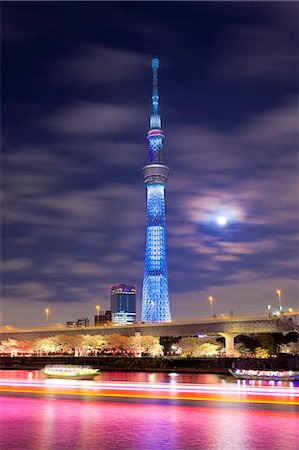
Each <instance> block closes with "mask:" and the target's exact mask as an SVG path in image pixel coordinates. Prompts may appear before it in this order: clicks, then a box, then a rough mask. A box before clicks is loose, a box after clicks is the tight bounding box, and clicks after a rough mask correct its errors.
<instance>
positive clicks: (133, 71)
mask: <svg viewBox="0 0 299 450" xmlns="http://www.w3.org/2000/svg"><path fill="white" fill-rule="evenodd" d="M1 11H2V19H1V21H2V149H3V150H2V171H1V172H2V177H1V178H2V208H1V209H2V217H1V224H2V239H1V241H2V282H1V291H2V292H1V294H2V295H1V296H2V302H1V324H2V325H15V326H34V325H46V315H45V309H46V308H48V309H49V318H48V319H49V324H51V323H56V322H61V323H65V322H66V321H67V320H72V319H77V318H79V317H83V316H84V317H89V318H90V320H91V321H92V320H93V316H94V315H95V314H96V305H101V307H102V309H103V310H106V309H109V305H110V286H111V285H113V284H117V283H128V284H134V285H136V286H137V303H138V309H137V314H139V313H140V303H141V290H142V279H143V266H144V248H145V218H146V202H145V186H144V184H143V178H142V167H143V166H145V165H146V164H147V163H148V144H147V141H146V134H147V131H148V127H149V115H150V112H151V81H152V80H151V76H152V74H151V65H150V63H151V58H152V57H158V58H159V59H160V69H159V94H160V110H161V115H162V128H163V130H164V132H165V135H166V137H165V140H164V147H163V153H164V162H165V164H166V165H167V166H169V168H170V175H169V179H168V184H167V189H166V222H167V236H166V237H167V266H168V281H169V298H170V307H171V315H172V320H180V319H187V318H190V319H191V318H195V317H198V316H209V315H210V307H209V301H208V297H209V296H213V298H214V308H215V312H216V313H225V312H228V311H231V310H233V311H234V312H235V314H238V313H240V314H243V313H258V312H260V313H262V312H263V311H266V308H267V305H268V304H271V305H272V306H276V305H277V304H278V298H277V294H276V290H277V289H280V290H281V292H282V304H283V305H285V306H287V307H292V308H298V307H299V304H298V303H299V286H298V278H299V270H298V269H299V254H298V253H299V247H298V230H299V227H298V225H299V200H298V187H299V183H298V163H299V161H298V123H299V107H298V79H299V77H298V75H299V73H298V72H299V70H298V43H299V42H298V41H299V37H298V36H299V26H298V13H299V5H298V3H297V2H171V1H170V2H2V3H1Z"/></svg>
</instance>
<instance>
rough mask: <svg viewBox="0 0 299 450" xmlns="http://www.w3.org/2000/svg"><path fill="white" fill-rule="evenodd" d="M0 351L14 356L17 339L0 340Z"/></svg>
mask: <svg viewBox="0 0 299 450" xmlns="http://www.w3.org/2000/svg"><path fill="white" fill-rule="evenodd" d="M0 351H1V353H10V356H16V355H17V354H18V341H17V340H16V339H10V338H8V339H6V340H4V341H1V344H0Z"/></svg>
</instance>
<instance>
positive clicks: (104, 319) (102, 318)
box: [94, 310, 112, 327]
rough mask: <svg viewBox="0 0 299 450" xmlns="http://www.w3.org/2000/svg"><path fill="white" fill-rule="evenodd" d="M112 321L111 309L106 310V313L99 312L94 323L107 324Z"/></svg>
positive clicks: (98, 324)
mask: <svg viewBox="0 0 299 450" xmlns="http://www.w3.org/2000/svg"><path fill="white" fill-rule="evenodd" d="M111 321H112V314H111V311H109V310H108V311H106V312H105V314H104V313H103V314H100V312H99V314H97V315H96V316H94V324H95V326H96V327H99V326H102V325H107V324H109V323H110V322H111Z"/></svg>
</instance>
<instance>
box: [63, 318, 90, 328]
mask: <svg viewBox="0 0 299 450" xmlns="http://www.w3.org/2000/svg"><path fill="white" fill-rule="evenodd" d="M89 324H90V322H89V319H87V318H85V317H82V319H77V320H76V321H75V320H70V321H68V322H67V323H66V326H67V327H70V328H84V327H89Z"/></svg>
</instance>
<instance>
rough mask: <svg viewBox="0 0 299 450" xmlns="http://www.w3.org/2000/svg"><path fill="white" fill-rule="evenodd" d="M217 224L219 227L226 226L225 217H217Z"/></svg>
mask: <svg viewBox="0 0 299 450" xmlns="http://www.w3.org/2000/svg"><path fill="white" fill-rule="evenodd" d="M217 223H218V225H220V226H221V227H224V226H225V225H226V224H227V218H226V217H225V216H219V217H217Z"/></svg>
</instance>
